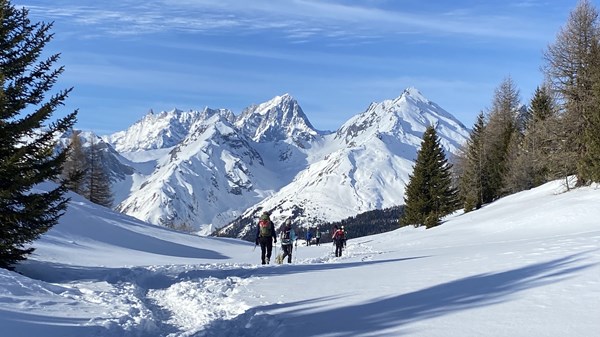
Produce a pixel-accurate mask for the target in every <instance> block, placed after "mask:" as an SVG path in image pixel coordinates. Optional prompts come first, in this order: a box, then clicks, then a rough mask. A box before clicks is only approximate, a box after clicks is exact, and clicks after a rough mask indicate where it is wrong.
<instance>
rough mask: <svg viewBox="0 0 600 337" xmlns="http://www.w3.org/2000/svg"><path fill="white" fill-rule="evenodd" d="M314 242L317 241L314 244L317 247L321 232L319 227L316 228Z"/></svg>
mask: <svg viewBox="0 0 600 337" xmlns="http://www.w3.org/2000/svg"><path fill="white" fill-rule="evenodd" d="M315 240H316V241H317V242H316V244H317V246H318V245H319V242H320V241H321V230H320V229H319V226H317V232H316V233H315Z"/></svg>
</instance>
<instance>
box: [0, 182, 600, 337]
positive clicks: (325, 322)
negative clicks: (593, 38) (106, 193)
mask: <svg viewBox="0 0 600 337" xmlns="http://www.w3.org/2000/svg"><path fill="white" fill-rule="evenodd" d="M564 190H565V189H564V187H563V186H562V184H561V182H558V181H557V182H551V183H548V184H546V185H544V186H541V187H539V188H536V189H534V190H531V191H525V192H521V193H519V194H515V195H512V196H508V197H505V198H503V199H500V200H498V201H496V202H494V203H492V204H490V205H487V206H485V207H484V208H482V209H481V210H478V211H475V212H471V213H468V214H462V215H459V214H457V215H454V216H451V217H450V218H448V219H447V221H446V222H445V223H443V224H442V225H441V226H439V227H436V228H433V229H430V230H424V229H421V228H418V229H415V228H402V229H399V230H396V231H393V232H389V233H384V234H379V235H375V236H370V237H363V238H355V239H352V238H351V239H350V240H349V241H348V245H347V249H346V250H345V251H344V253H343V256H342V257H341V258H335V257H332V247H331V246H330V245H321V246H310V247H305V246H303V245H302V244H300V245H299V246H298V247H297V248H296V249H295V252H294V261H293V264H291V265H288V264H285V265H267V266H260V265H258V264H257V263H258V262H259V260H260V257H259V249H254V246H253V245H252V244H250V243H248V242H244V241H241V240H237V239H223V238H211V237H198V236H193V235H186V234H181V233H177V232H173V231H169V230H167V229H165V228H162V227H158V226H152V225H147V224H144V223H142V222H140V221H139V220H136V219H134V218H131V217H128V216H126V215H123V214H117V213H114V212H112V211H110V210H107V209H105V208H102V207H99V206H95V205H91V204H89V203H88V202H87V201H86V200H84V199H81V198H79V197H78V196H76V195H73V196H72V197H73V200H72V201H71V202H70V204H69V209H68V212H67V214H66V215H65V216H64V217H63V218H61V221H60V223H59V224H58V225H57V226H55V227H54V228H53V229H51V230H50V231H49V232H48V233H47V234H45V235H44V236H43V237H42V238H41V239H40V240H38V241H37V242H35V244H34V245H35V247H37V250H36V252H35V254H34V255H33V256H32V257H31V259H30V260H29V261H26V262H25V263H23V264H21V265H19V266H18V268H17V270H18V271H19V272H20V273H21V274H18V273H15V272H9V271H6V270H0V325H1V326H2V335H3V336H4V335H6V336H19V337H34V336H35V337H37V336H46V337H75V336H77V337H80V336H104V337H133V336H163V337H167V336H169V337H176V336H179V337H183V336H195V337H199V336H240V337H243V336H286V337H296V336H405V335H406V336H416V337H419V336H427V337H442V336H443V337H445V336H448V335H452V336H507V337H508V336H510V337H519V336H523V337H525V336H527V337H529V336H546V337H548V336H557V337H558V336H560V337H563V336H595V335H597V333H598V331H600V320H598V317H600V307H599V306H598V298H600V226H599V225H598V221H597V220H598V219H599V218H600V208H599V207H597V206H598V204H599V203H600V189H598V187H597V186H593V187H586V188H580V189H575V190H571V191H569V192H565V191H564ZM351 236H352V233H350V237H351ZM276 251H277V252H279V251H280V248H279V247H278V248H276Z"/></svg>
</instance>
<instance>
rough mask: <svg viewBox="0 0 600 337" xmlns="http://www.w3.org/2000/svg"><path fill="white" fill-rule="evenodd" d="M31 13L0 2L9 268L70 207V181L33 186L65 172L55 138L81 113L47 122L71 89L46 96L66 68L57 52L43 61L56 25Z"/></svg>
mask: <svg viewBox="0 0 600 337" xmlns="http://www.w3.org/2000/svg"><path fill="white" fill-rule="evenodd" d="M28 14H29V13H28V11H27V10H26V9H17V8H15V7H14V6H13V5H12V4H11V3H10V1H8V0H0V20H2V25H1V26H0V84H1V86H0V268H8V269H10V268H12V267H13V266H14V264H15V263H16V262H18V261H21V260H24V259H25V258H26V256H27V255H28V254H30V253H31V252H32V251H33V248H31V247H28V244H29V243H30V242H32V241H33V240H35V239H37V238H38V237H39V236H40V235H41V234H43V233H45V232H46V231H47V230H48V229H50V228H51V227H52V226H54V225H55V224H56V223H57V222H58V219H59V218H60V216H61V215H62V214H63V213H64V211H65V208H66V206H67V202H68V198H66V197H65V195H64V194H65V192H66V191H67V187H66V182H65V181H60V182H59V183H58V185H56V186H54V187H52V188H51V189H50V191H48V192H38V191H35V190H32V187H34V186H35V185H37V184H39V183H42V182H44V181H47V180H49V179H53V178H56V177H58V176H59V175H60V173H61V167H62V164H63V162H64V161H65V158H66V151H58V152H55V145H56V144H55V139H56V138H55V136H56V135H58V134H62V133H63V132H65V131H67V130H69V129H70V128H71V127H72V126H73V124H74V123H75V120H76V116H77V111H74V112H72V113H70V114H68V115H66V116H65V117H63V118H60V119H58V120H57V121H55V122H53V123H50V124H49V125H45V123H46V122H47V121H48V119H49V118H50V117H51V115H52V113H53V112H54V111H55V110H56V109H57V108H58V107H59V106H60V105H62V104H63V102H64V100H65V99H66V98H67V96H68V93H69V92H70V91H71V89H68V90H62V91H58V92H57V93H56V94H54V95H53V96H52V97H50V98H49V99H47V100H46V99H45V96H46V93H47V92H48V91H50V90H51V89H52V87H53V85H54V83H55V81H56V80H57V77H58V76H59V75H60V74H61V73H62V72H63V68H62V67H59V68H54V64H55V62H56V61H57V60H58V58H59V56H58V54H55V55H52V56H50V57H48V58H47V59H43V60H38V59H39V58H40V56H41V54H42V51H43V49H44V47H45V45H46V43H48V42H49V41H50V40H51V39H52V34H50V33H49V31H50V28H51V27H52V24H46V23H32V22H31V21H30V20H29V19H28Z"/></svg>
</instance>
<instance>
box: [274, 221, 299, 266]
mask: <svg viewBox="0 0 600 337" xmlns="http://www.w3.org/2000/svg"><path fill="white" fill-rule="evenodd" d="M279 231H280V232H281V233H280V234H279V235H280V236H279V238H280V239H281V250H282V251H283V252H282V253H281V254H282V255H281V258H280V260H279V261H278V263H283V261H284V260H285V257H286V256H287V261H288V263H292V251H293V249H294V246H293V243H294V241H295V240H296V233H295V232H294V230H293V229H292V220H291V219H287V220H285V223H284V224H283V225H282V226H281V228H280V229H279ZM296 244H298V243H296ZM278 258H279V257H278Z"/></svg>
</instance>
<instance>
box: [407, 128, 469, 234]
mask: <svg viewBox="0 0 600 337" xmlns="http://www.w3.org/2000/svg"><path fill="white" fill-rule="evenodd" d="M451 168H452V165H450V164H449V163H448V161H447V159H446V156H445V154H444V150H443V148H442V146H441V145H440V141H439V139H438V137H437V133H436V131H435V128H434V127H433V126H429V127H428V128H427V130H425V133H424V134H423V142H422V143H421V148H420V150H419V152H418V153H417V160H416V163H415V167H414V170H413V173H412V175H410V177H409V178H410V179H409V182H408V184H407V186H406V194H405V198H404V202H405V209H404V215H403V217H402V219H401V221H402V223H403V224H404V225H414V226H416V227H418V226H422V225H424V226H426V227H427V228H431V227H434V226H437V225H439V223H440V220H441V218H442V217H443V216H445V215H447V214H450V213H451V212H453V211H454V210H455V209H456V208H457V204H458V199H457V191H456V189H455V188H454V187H453V185H452V175H451Z"/></svg>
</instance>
